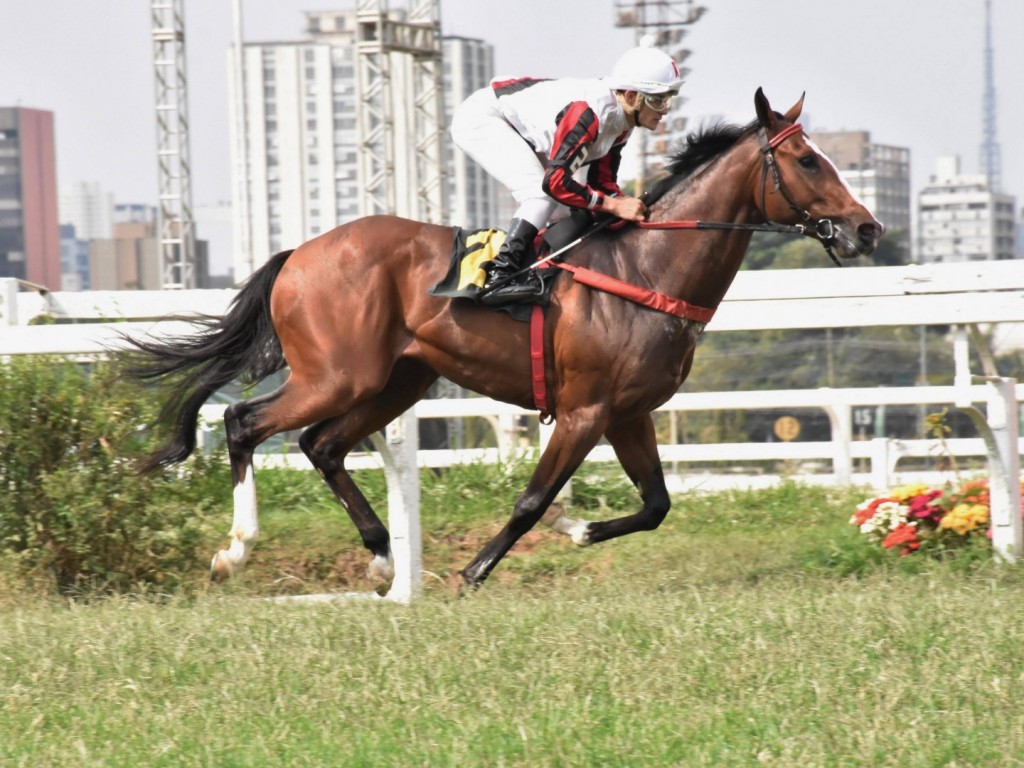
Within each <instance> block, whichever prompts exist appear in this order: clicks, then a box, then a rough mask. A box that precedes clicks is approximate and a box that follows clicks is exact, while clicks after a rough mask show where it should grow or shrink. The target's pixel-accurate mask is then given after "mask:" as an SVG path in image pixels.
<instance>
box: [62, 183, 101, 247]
mask: <svg viewBox="0 0 1024 768" xmlns="http://www.w3.org/2000/svg"><path fill="white" fill-rule="evenodd" d="M58 202H59V215H60V223H61V224H71V225H73V226H74V227H75V235H76V236H77V237H79V238H81V239H82V240H94V239H99V238H103V237H110V236H111V235H112V234H113V215H114V196H113V195H112V194H110V193H109V192H106V191H105V190H104V189H103V187H101V186H100V184H99V182H95V181H75V182H71V183H70V184H62V185H61V187H60V197H59V199H58Z"/></svg>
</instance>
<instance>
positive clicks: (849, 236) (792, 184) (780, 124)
mask: <svg viewBox="0 0 1024 768" xmlns="http://www.w3.org/2000/svg"><path fill="white" fill-rule="evenodd" d="M803 103H804V99H803V96H801V97H800V100H799V101H798V102H797V103H796V104H794V105H793V106H792V107H790V108H789V110H788V111H787V112H786V113H785V114H784V115H779V114H777V113H776V112H774V111H773V110H772V108H771V105H769V104H768V99H767V98H766V97H765V95H764V92H763V91H762V90H761V89H760V88H758V89H757V93H756V94H755V95H754V106H755V107H756V109H757V121H758V126H759V129H758V133H759V137H760V142H761V152H762V155H763V160H764V168H763V170H762V172H761V175H760V177H759V180H758V190H757V192H756V193H755V200H756V201H757V203H758V205H759V206H760V208H761V212H762V214H764V216H765V218H767V219H768V220H769V221H773V222H778V223H783V224H800V225H803V226H805V227H807V233H808V234H809V235H810V236H812V237H815V238H817V239H818V240H820V241H822V243H823V244H824V245H825V246H826V247H830V248H831V249H833V250H835V251H836V252H837V253H838V255H839V256H842V257H844V258H850V257H853V256H859V255H861V254H869V253H871V252H872V251H874V250H875V246H876V245H877V244H878V238H880V237H881V236H882V234H883V233H884V232H885V227H884V226H882V224H881V223H880V222H879V221H878V220H877V219H875V217H874V216H873V215H872V214H871V211H869V210H868V209H867V208H866V207H865V205H864V203H862V202H861V201H860V200H859V199H857V196H856V195H855V194H854V193H853V191H852V190H851V189H850V187H849V185H848V184H847V183H846V181H845V180H844V179H843V178H842V177H841V176H840V175H839V171H838V170H836V167H835V165H834V164H833V163H832V161H831V160H829V159H828V157H827V156H826V155H825V153H824V152H822V151H821V150H820V149H819V148H818V147H816V146H815V145H814V142H812V141H811V140H810V139H809V138H808V137H807V136H806V135H805V134H804V133H803V130H802V129H801V128H800V125H799V123H797V122H796V120H797V118H798V117H800V110H801V109H802V108H803Z"/></svg>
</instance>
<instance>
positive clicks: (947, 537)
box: [850, 480, 991, 557]
mask: <svg viewBox="0 0 1024 768" xmlns="http://www.w3.org/2000/svg"><path fill="white" fill-rule="evenodd" d="M989 517H990V515H989V496H988V481H987V480H974V481H971V482H969V483H966V484H964V485H961V486H959V487H956V486H952V485H950V486H946V487H943V488H932V487H929V486H927V485H924V484H921V485H906V486H903V487H901V488H897V489H895V490H894V491H892V493H890V494H889V495H888V496H879V497H877V498H874V499H868V500H867V501H865V502H864V503H863V504H861V505H860V506H858V507H857V511H856V512H854V513H853V516H852V517H851V518H850V522H851V523H852V524H853V525H856V526H858V527H859V528H860V532H861V533H862V534H864V535H865V536H867V537H868V539H869V540H871V541H872V542H874V543H876V544H879V545H881V546H882V547H884V548H885V549H889V550H893V551H895V552H899V554H900V556H901V557H902V556H906V555H909V554H911V553H913V552H918V551H921V550H930V551H933V552H943V551H947V550H950V549H954V548H957V547H960V546H963V545H964V544H965V543H967V542H968V541H971V540H972V539H977V538H980V537H983V536H987V537H991V533H990V530H989Z"/></svg>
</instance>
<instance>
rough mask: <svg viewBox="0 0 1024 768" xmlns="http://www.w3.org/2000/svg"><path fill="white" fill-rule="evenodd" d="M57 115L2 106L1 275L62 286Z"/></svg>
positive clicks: (0, 131) (0, 175) (0, 114)
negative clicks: (56, 142) (56, 158)
mask: <svg viewBox="0 0 1024 768" xmlns="http://www.w3.org/2000/svg"><path fill="white" fill-rule="evenodd" d="M55 155H56V151H55V147H54V133H53V113H52V112H48V111H46V110H42V109H28V108H25V107H0V277H16V278H20V279H22V280H28V281H30V282H33V283H37V284H39V285H44V286H46V287H47V288H50V289H53V290H56V289H58V288H60V285H61V264H60V257H61V254H60V230H59V228H58V222H57V168H56V160H55Z"/></svg>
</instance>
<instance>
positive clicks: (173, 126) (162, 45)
mask: <svg viewBox="0 0 1024 768" xmlns="http://www.w3.org/2000/svg"><path fill="white" fill-rule="evenodd" d="M183 3H184V0H152V6H151V9H152V25H153V69H154V74H155V75H156V152H157V167H158V185H159V205H158V207H157V240H158V243H159V251H160V284H161V287H162V288H165V289H180V288H195V287H196V270H195V254H196V237H195V227H194V224H193V218H192V161H191V159H190V157H189V140H188V125H189V122H188V78H187V76H186V74H185V11H184V7H183Z"/></svg>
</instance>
